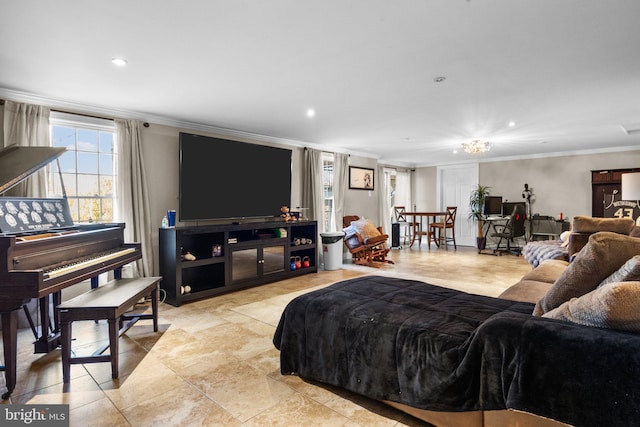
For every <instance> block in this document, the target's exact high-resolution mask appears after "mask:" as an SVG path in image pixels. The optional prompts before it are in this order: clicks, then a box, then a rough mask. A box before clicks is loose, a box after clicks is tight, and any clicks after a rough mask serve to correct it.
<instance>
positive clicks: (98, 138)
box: [47, 113, 117, 222]
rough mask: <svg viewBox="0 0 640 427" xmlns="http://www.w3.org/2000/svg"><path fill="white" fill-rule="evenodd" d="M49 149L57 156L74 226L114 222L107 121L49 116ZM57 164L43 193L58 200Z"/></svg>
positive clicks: (112, 129) (112, 130)
mask: <svg viewBox="0 0 640 427" xmlns="http://www.w3.org/2000/svg"><path fill="white" fill-rule="evenodd" d="M50 123H51V145H52V146H54V147H65V148H66V149H67V151H66V152H65V153H64V154H63V155H62V156H60V158H59V164H60V169H61V170H62V183H64V190H65V191H66V194H67V200H68V202H69V208H70V210H71V217H72V218H73V221H74V222H110V221H114V220H115V218H116V214H115V198H116V188H115V187H116V160H117V156H116V149H115V127H114V124H113V122H112V121H111V120H104V119H95V118H89V117H83V116H76V115H73V114H65V113H51V118H50ZM62 183H61V181H60V174H59V172H58V163H57V162H52V163H51V167H50V168H49V174H48V179H47V193H48V195H49V196H52V197H62V196H63V195H64V193H63V187H62Z"/></svg>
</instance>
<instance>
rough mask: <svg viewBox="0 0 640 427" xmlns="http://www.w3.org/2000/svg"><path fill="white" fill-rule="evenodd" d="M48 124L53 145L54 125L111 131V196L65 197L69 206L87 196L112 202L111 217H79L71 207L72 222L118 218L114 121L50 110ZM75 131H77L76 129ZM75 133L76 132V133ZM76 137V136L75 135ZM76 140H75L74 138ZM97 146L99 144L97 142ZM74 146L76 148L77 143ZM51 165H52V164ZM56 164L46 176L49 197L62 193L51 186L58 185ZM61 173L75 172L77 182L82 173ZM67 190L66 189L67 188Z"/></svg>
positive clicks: (69, 195) (71, 195)
mask: <svg viewBox="0 0 640 427" xmlns="http://www.w3.org/2000/svg"><path fill="white" fill-rule="evenodd" d="M49 126H50V131H51V132H50V133H51V141H50V144H51V145H53V137H54V135H53V128H54V126H65V127H71V128H75V129H86V130H91V131H98V132H107V133H112V134H113V144H112V147H113V157H114V158H113V165H112V167H113V183H112V185H113V187H112V189H111V190H112V191H111V194H112V196H111V197H106V196H102V195H97V196H94V197H88V196H79V195H77V194H68V195H67V199H68V200H69V202H70V205H71V206H74V205H75V204H76V203H79V201H80V200H81V199H88V198H98V199H101V200H104V199H107V200H108V199H110V200H111V203H112V215H113V217H112V218H107V219H104V218H102V216H100V217H99V218H91V217H89V218H79V215H78V214H77V213H76V212H74V211H73V209H72V217H73V218H74V222H115V221H117V220H118V219H119V217H120V215H119V212H118V208H117V206H118V203H117V196H118V195H117V185H116V183H117V178H118V176H117V170H118V169H117V166H118V152H117V144H116V127H115V123H114V122H113V120H109V119H101V118H97V117H88V116H83V115H78V114H71V113H63V112H54V111H52V112H51V114H50V117H49ZM76 132H77V131H76ZM76 135H77V133H76ZM76 137H77V136H76ZM76 141H77V140H76ZM98 146H99V144H98ZM75 148H78V147H77V145H76V147H75ZM99 150H100V148H99V147H98V154H100V151H99ZM73 151H75V152H76V153H78V152H80V153H82V150H77V149H74V150H73ZM52 166H53V165H52ZM57 169H58V168H57V165H56V167H54V168H51V167H50V168H49V172H48V173H49V176H48V177H47V195H48V196H49V197H52V196H59V197H61V196H63V195H62V194H56V193H57V192H55V191H54V189H53V188H52V184H54V183H57V185H58V186H59V185H60V176H59V173H58V172H57ZM62 172H63V174H75V175H76V182H77V175H82V173H78V170H77V169H76V170H75V172H65V171H62ZM96 174H97V175H98V181H100V173H99V171H98V172H97V173H96ZM67 190H68V189H67Z"/></svg>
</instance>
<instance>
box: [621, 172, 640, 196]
mask: <svg viewBox="0 0 640 427" xmlns="http://www.w3.org/2000/svg"><path fill="white" fill-rule="evenodd" d="M622 200H640V172H632V173H623V174H622Z"/></svg>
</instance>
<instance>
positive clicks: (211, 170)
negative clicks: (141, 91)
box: [178, 132, 292, 221]
mask: <svg viewBox="0 0 640 427" xmlns="http://www.w3.org/2000/svg"><path fill="white" fill-rule="evenodd" d="M291 155H292V151H291V150H289V149H285V148H278V147H270V146H266V145H258V144H249V143H245V142H239V141H232V140H227V139H220V138H213V137H208V136H200V135H194V134H190V133H182V132H181V133H180V185H179V187H180V195H179V198H180V201H179V209H178V217H179V219H180V221H200V220H212V219H242V218H269V217H279V216H280V208H281V207H282V206H284V205H286V206H289V205H290V201H291Z"/></svg>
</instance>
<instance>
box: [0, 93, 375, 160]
mask: <svg viewBox="0 0 640 427" xmlns="http://www.w3.org/2000/svg"><path fill="white" fill-rule="evenodd" d="M0 98H3V99H7V100H11V101H15V102H24V103H29V104H36V105H42V106H46V107H49V108H52V109H58V110H61V111H62V112H65V113H71V114H73V113H74V112H75V113H78V114H90V115H95V116H100V117H104V118H110V119H129V120H140V121H143V122H148V123H152V124H156V125H162V126H169V127H175V128H178V129H184V130H189V131H201V132H208V133H214V134H218V135H221V136H226V137H229V138H239V139H246V140H251V141H255V142H265V143H269V144H276V145H285V146H288V147H308V148H313V149H316V150H321V151H331V152H335V153H342V154H351V155H355V156H360V157H367V158H372V159H376V160H377V159H379V156H376V155H374V154H371V153H366V152H356V151H347V150H345V149H344V148H339V147H331V146H326V145H322V144H317V143H313V142H308V141H298V140H293V139H286V138H278V137H274V136H269V135H261V134H257V133H251V132H245V131H241V130H237V129H228V128H222V127H217V126H212V125H207V124H203V123H195V122H189V121H184V120H177V119H174V118H171V117H165V116H157V115H153V114H147V113H141V112H139V111H132V110H124V109H114V108H109V107H100V106H95V105H89V104H82V103H77V102H70V101H66V100H62V99H56V98H48V97H45V96H40V95H35V94H31V93H26V92H19V91H16V90H12V89H6V88H0Z"/></svg>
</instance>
